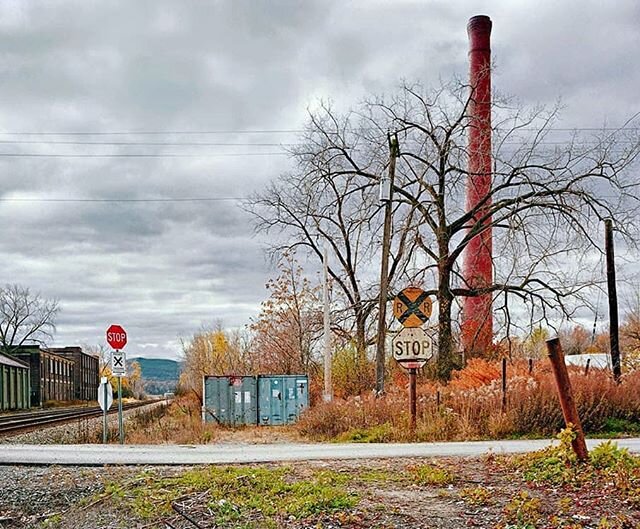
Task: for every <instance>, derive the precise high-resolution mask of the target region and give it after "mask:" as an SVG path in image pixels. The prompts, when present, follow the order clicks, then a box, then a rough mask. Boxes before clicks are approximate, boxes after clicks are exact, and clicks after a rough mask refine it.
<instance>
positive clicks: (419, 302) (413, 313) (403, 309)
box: [393, 287, 431, 328]
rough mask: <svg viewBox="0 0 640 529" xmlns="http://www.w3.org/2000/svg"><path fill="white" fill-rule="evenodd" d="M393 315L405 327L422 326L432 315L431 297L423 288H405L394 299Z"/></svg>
mask: <svg viewBox="0 0 640 529" xmlns="http://www.w3.org/2000/svg"><path fill="white" fill-rule="evenodd" d="M393 315H394V316H395V317H396V318H397V319H398V321H399V322H400V323H402V325H403V326H404V327H409V328H415V327H420V326H422V325H423V324H425V323H427V321H428V320H429V316H431V299H430V298H429V296H428V295H427V293H426V292H425V291H424V290H422V289H421V288H416V287H409V288H405V289H404V290H403V291H402V292H400V293H399V294H398V295H397V296H396V297H395V299H394V300H393Z"/></svg>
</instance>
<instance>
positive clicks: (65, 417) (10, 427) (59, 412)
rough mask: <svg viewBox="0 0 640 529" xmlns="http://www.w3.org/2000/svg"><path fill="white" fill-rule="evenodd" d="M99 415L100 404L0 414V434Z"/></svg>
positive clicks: (133, 405) (126, 406)
mask: <svg viewBox="0 0 640 529" xmlns="http://www.w3.org/2000/svg"><path fill="white" fill-rule="evenodd" d="M156 402H158V401H155V400H154V401H145V402H133V403H129V404H124V405H123V406H122V409H123V410H125V411H126V410H131V409H134V408H140V407H142V406H148V405H150V404H154V403H156ZM117 411H118V407H117V406H113V407H112V408H111V409H110V410H109V412H108V413H109V414H113V413H117ZM101 416H102V410H101V409H100V406H91V407H84V408H81V407H75V408H57V409H51V410H39V411H32V412H25V413H12V414H9V415H0V436H3V435H9V434H15V433H18V432H21V431H28V430H33V429H34V428H41V427H48V426H57V425H59V424H63V423H65V422H72V421H75V420H78V419H89V418H92V417H101Z"/></svg>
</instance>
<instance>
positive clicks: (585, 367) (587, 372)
mask: <svg viewBox="0 0 640 529" xmlns="http://www.w3.org/2000/svg"><path fill="white" fill-rule="evenodd" d="M590 365H591V358H587V365H586V366H584V376H585V377H586V376H587V375H588V374H589V366H590Z"/></svg>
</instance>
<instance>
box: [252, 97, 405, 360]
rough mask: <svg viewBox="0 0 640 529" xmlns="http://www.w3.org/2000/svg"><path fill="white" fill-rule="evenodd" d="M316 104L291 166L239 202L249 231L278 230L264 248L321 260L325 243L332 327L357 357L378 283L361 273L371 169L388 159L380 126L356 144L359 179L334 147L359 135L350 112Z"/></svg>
mask: <svg viewBox="0 0 640 529" xmlns="http://www.w3.org/2000/svg"><path fill="white" fill-rule="evenodd" d="M321 109H322V110H321V111H320V112H319V113H318V114H311V116H310V123H309V125H308V127H307V130H306V134H305V135H304V138H303V141H302V143H301V144H300V146H299V147H297V148H296V149H294V150H293V151H292V156H293V159H294V160H295V162H296V165H297V170H296V171H295V172H290V173H287V174H285V175H282V177H281V178H279V179H278V180H277V181H275V182H273V183H272V184H271V185H270V186H269V187H268V188H267V189H266V190H265V191H264V192H262V193H259V194H257V195H255V196H253V197H252V198H251V199H250V200H249V201H248V202H247V204H246V208H247V210H248V211H249V212H251V213H252V214H253V215H254V218H255V226H256V229H257V231H259V232H266V233H271V234H273V235H276V234H279V235H281V237H280V238H276V239H274V242H273V244H272V245H271V247H270V252H272V254H276V255H282V254H284V253H286V252H288V251H292V250H293V251H295V250H298V249H300V250H301V251H304V252H306V253H307V254H310V255H312V256H315V257H316V258H317V259H318V261H319V262H322V255H323V248H324V247H327V250H328V254H329V266H328V272H329V276H330V277H331V279H332V282H333V285H334V294H336V295H337V297H336V300H337V304H336V306H335V307H334V308H335V309H336V313H335V314H334V317H333V318H332V331H333V332H335V333H336V334H337V335H338V337H339V338H340V339H341V340H346V341H352V342H353V343H354V345H355V347H356V350H357V351H358V354H359V356H360V357H361V358H364V356H365V355H366V350H367V346H368V345H370V344H371V343H372V340H373V339H374V335H373V332H372V324H373V319H372V315H373V314H374V313H375V310H376V303H377V288H378V287H377V284H376V281H375V279H374V278H370V277H368V276H369V275H370V272H371V264H372V262H375V261H376V256H377V254H378V252H379V243H378V242H379V241H378V239H379V235H378V231H379V227H380V226H381V222H380V220H381V219H380V215H379V212H380V211H381V206H380V205H379V204H378V203H377V193H378V177H377V175H378V174H381V173H382V172H383V171H384V169H385V167H386V165H387V163H388V156H389V153H388V150H387V149H388V147H387V137H386V132H384V134H382V135H381V136H380V143H379V144H376V145H373V146H372V145H369V144H367V145H363V148H365V149H367V152H366V157H367V159H366V161H362V164H363V165H365V166H366V168H367V169H366V178H364V179H363V178H361V176H360V174H359V173H356V172H354V171H353V170H352V165H351V164H350V162H349V158H348V157H346V158H345V157H344V156H341V155H340V154H341V153H347V152H348V151H350V150H351V149H352V147H351V145H358V143H359V142H360V138H359V136H360V133H359V131H357V127H356V125H355V124H354V123H352V119H357V116H355V115H349V116H347V117H345V118H344V119H342V120H339V119H338V118H337V117H336V116H335V115H334V113H333V111H332V109H331V106H330V105H324V104H323V105H322V107H321ZM379 132H383V131H382V129H380V131H379ZM373 138H374V136H371V139H373ZM336 145H340V152H338V153H336V152H334V148H335V146H336ZM361 158H363V157H362V156H361ZM363 171H364V169H363ZM407 233H408V230H406V229H405V230H403V231H402V234H400V235H397V236H396V240H395V245H396V247H398V248H400V250H399V251H396V252H395V254H394V255H392V262H391V266H390V271H389V275H390V277H393V276H394V275H395V274H396V273H397V270H398V268H399V267H400V266H401V255H402V251H401V248H402V245H404V244H405V241H406V234H407Z"/></svg>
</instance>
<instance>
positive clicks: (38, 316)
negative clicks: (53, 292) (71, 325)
mask: <svg viewBox="0 0 640 529" xmlns="http://www.w3.org/2000/svg"><path fill="white" fill-rule="evenodd" d="M59 310H60V308H59V306H58V301H57V300H51V299H45V298H43V297H41V295H40V294H39V293H36V294H32V293H31V291H30V290H29V288H27V287H23V286H20V285H6V286H4V287H0V349H1V350H2V351H3V352H4V353H11V352H12V351H14V350H16V349H17V348H18V347H20V346H21V345H24V344H25V343H35V344H40V345H45V344H46V342H47V341H49V340H52V339H53V334H54V333H55V330H56V326H55V320H56V316H57V315H58V312H59Z"/></svg>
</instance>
